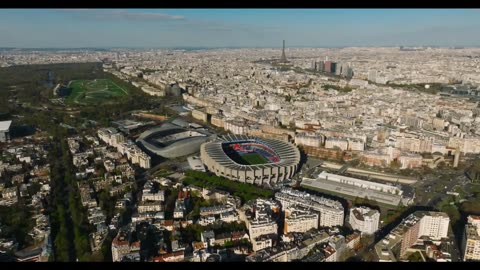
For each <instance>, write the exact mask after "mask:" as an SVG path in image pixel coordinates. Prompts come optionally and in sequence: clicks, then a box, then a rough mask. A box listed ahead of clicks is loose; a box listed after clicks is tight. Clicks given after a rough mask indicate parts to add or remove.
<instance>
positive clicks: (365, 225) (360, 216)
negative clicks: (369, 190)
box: [348, 207, 380, 234]
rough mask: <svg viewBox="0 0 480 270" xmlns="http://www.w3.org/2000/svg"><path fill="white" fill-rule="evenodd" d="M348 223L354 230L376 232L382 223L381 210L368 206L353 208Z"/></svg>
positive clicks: (367, 232)
mask: <svg viewBox="0 0 480 270" xmlns="http://www.w3.org/2000/svg"><path fill="white" fill-rule="evenodd" d="M348 223H350V225H351V226H352V229H354V230H358V231H360V232H362V233H365V234H374V233H375V232H376V231H377V230H378V225H379V223H380V212H378V211H377V210H374V209H370V208H368V207H354V208H351V209H350V215H349V219H348Z"/></svg>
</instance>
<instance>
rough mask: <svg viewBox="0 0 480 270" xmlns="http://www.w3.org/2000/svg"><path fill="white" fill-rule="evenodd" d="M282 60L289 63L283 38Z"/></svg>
mask: <svg viewBox="0 0 480 270" xmlns="http://www.w3.org/2000/svg"><path fill="white" fill-rule="evenodd" d="M280 62H282V63H287V62H288V61H287V57H286V56H285V40H283V49H282V58H281V59H280Z"/></svg>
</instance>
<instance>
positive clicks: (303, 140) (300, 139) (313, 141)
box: [295, 133, 323, 147]
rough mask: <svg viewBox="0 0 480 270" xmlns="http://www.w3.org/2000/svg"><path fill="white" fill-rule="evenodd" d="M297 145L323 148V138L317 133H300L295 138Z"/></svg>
mask: <svg viewBox="0 0 480 270" xmlns="http://www.w3.org/2000/svg"><path fill="white" fill-rule="evenodd" d="M295 144H296V145H305V146H312V147H321V146H322V144H323V136H322V135H320V134H315V133H299V134H297V135H296V136H295Z"/></svg>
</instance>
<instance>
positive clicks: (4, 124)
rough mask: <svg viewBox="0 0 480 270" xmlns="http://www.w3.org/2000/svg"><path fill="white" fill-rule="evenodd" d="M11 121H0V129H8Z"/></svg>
mask: <svg viewBox="0 0 480 270" xmlns="http://www.w3.org/2000/svg"><path fill="white" fill-rule="evenodd" d="M11 124H12V121H11V120H9V121H0V131H8V130H9V129H10V125H11Z"/></svg>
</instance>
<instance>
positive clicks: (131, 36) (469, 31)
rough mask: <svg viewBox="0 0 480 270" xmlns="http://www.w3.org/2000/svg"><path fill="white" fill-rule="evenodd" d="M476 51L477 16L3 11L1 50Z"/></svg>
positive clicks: (441, 12)
mask: <svg viewBox="0 0 480 270" xmlns="http://www.w3.org/2000/svg"><path fill="white" fill-rule="evenodd" d="M283 39H285V40H286V43H287V46H288V47H295V46H300V47H302V46H306V47H308V46H311V47H330V46H400V45H404V46H415V45H436V46H480V9H470V10H467V9H308V10H307V9H70V10H62V9H40V10H38V9H35V10H33V9H2V10H0V47H26V48H34V47H154V48H161V47H280V46H281V43H282V40H283Z"/></svg>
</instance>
